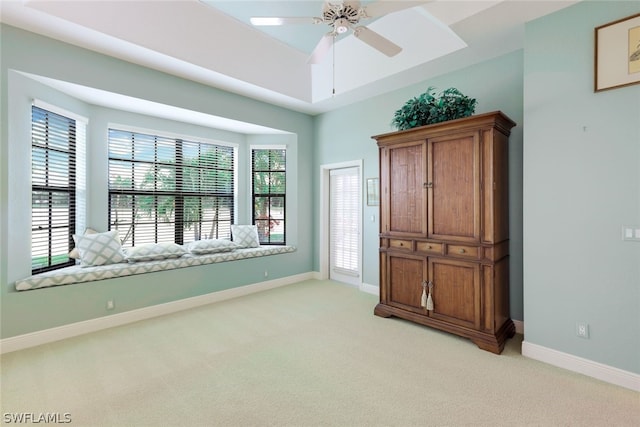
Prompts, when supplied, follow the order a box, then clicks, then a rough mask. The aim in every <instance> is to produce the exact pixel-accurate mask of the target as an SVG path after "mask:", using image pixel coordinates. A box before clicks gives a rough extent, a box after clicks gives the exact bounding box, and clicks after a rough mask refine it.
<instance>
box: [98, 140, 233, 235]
mask: <svg viewBox="0 0 640 427" xmlns="http://www.w3.org/2000/svg"><path fill="white" fill-rule="evenodd" d="M234 163H235V150H234V148H233V147H230V146H225V145H217V144H212V143H206V142H198V141H187V140H184V139H179V138H170V137H163V136H158V135H148V134H143V133H137V132H131V131H124V130H118V129H109V224H110V228H111V229H116V230H118V232H119V235H120V238H121V239H122V241H123V245H124V246H135V245H140V244H143V243H160V242H174V243H177V244H184V243H188V242H192V241H195V240H201V239H212V238H230V237H231V224H232V223H233V215H234V198H235V196H234V180H235V172H234Z"/></svg>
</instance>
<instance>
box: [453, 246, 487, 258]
mask: <svg viewBox="0 0 640 427" xmlns="http://www.w3.org/2000/svg"><path fill="white" fill-rule="evenodd" d="M479 252H480V248H479V247H477V246H467V245H447V255H455V256H463V257H468V258H478V253H479Z"/></svg>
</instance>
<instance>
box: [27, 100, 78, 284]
mask: <svg viewBox="0 0 640 427" xmlns="http://www.w3.org/2000/svg"><path fill="white" fill-rule="evenodd" d="M75 227H76V121H75V120H74V119H71V118H68V117H65V116H63V115H60V114H57V113H54V112H51V111H48V110H45V109H43V108H40V107H38V106H35V105H34V106H32V107H31V270H32V274H37V273H41V272H44V271H49V270H54V269H57V268H62V267H66V266H69V265H73V264H74V260H73V259H71V258H69V252H70V250H71V249H72V248H73V245H74V244H73V237H72V236H73V233H74V232H75Z"/></svg>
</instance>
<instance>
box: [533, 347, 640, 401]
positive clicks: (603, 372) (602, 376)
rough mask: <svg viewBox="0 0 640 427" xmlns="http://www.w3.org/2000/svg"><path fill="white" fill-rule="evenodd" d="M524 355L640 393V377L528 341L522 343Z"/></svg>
mask: <svg viewBox="0 0 640 427" xmlns="http://www.w3.org/2000/svg"><path fill="white" fill-rule="evenodd" d="M522 355H523V356H525V357H529V358H531V359H535V360H539V361H540V362H545V363H548V364H550V365H553V366H557V367H559V368H563V369H567V370H569V371H573V372H577V373H580V374H584V375H587V376H590V377H593V378H596V379H599V380H601V381H605V382H608V383H611V384H615V385H618V386H620V387H625V388H628V389H631V390H634V391H639V392H640V375H638V374H635V373H633V372H629V371H624V370H622V369H618V368H614V367H612V366H608V365H604V364H602V363H598V362H594V361H592V360H588V359H583V358H581V357H578V356H574V355H572V354H567V353H563V352H561V351H557V350H553V349H550V348H546V347H542V346H540V345H537V344H532V343H529V342H526V341H523V342H522Z"/></svg>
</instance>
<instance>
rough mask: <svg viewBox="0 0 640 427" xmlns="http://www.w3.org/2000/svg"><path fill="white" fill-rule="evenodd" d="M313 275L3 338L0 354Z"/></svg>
mask: <svg viewBox="0 0 640 427" xmlns="http://www.w3.org/2000/svg"><path fill="white" fill-rule="evenodd" d="M314 278H315V274H314V273H313V272H310V273H302V274H297V275H294V276H288V277H283V278H280V279H274V280H268V281H264V282H259V283H254V284H251V285H245V286H239V287H237V288H231V289H225V290H223V291H218V292H211V293H209V294H204V295H198V296H195V297H190V298H185V299H181V300H177V301H171V302H167V303H164V304H158V305H153V306H150V307H143V308H139V309H135V310H131V311H125V312H123V313H117V314H112V315H110V316H104V317H98V318H95V319H90V320H85V321H82V322H76V323H71V324H68V325H63V326H58V327H55V328H50V329H44V330H42V331H37V332H31V333H28V334H24V335H18V336H15V337H10V338H5V339H2V340H0V354H3V353H9V352H12V351H17V350H22V349H25V348H29V347H35V346H38V345H42V344H47V343H50V342H54V341H59V340H63V339H66V338H71V337H75V336H79V335H84V334H87V333H90V332H96V331H100V330H103V329H108V328H113V327H114V326H120V325H126V324H128V323H133V322H137V321H140V320H145V319H150V318H153V317H158V316H163V315H165V314H170V313H175V312H178V311H182V310H187V309H190V308H194V307H199V306H202V305H206V304H211V303H214V302H219V301H224V300H228V299H232V298H237V297H241V296H245V295H249V294H253V293H256V292H261V291H266V290H269V289H274V288H277V287H280V286H285V285H291V284H293V283H297V282H301V281H303V280H309V279H314Z"/></svg>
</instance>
